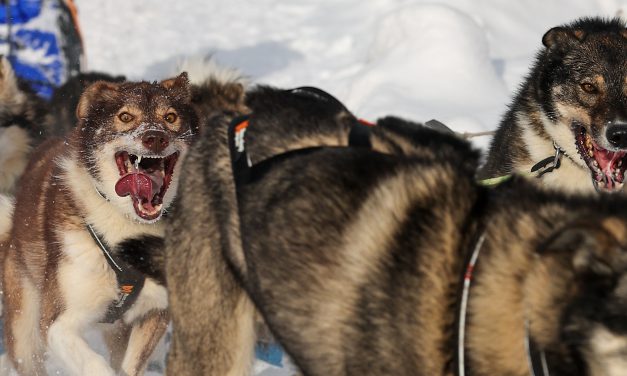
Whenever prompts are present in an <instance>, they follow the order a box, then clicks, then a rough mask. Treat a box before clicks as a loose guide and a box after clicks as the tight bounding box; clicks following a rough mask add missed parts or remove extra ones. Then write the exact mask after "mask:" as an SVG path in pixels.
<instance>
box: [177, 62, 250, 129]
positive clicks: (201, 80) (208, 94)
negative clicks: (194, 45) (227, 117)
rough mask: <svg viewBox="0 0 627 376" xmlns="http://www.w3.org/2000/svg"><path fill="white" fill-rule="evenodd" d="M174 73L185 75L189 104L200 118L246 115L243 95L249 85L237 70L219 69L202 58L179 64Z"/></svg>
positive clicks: (218, 66)
mask: <svg viewBox="0 0 627 376" xmlns="http://www.w3.org/2000/svg"><path fill="white" fill-rule="evenodd" d="M176 71H177V72H187V75H188V77H189V80H190V83H191V84H192V97H193V98H192V103H194V105H195V106H196V108H197V110H198V111H199V113H200V114H201V116H203V117H207V118H208V117H211V116H213V115H215V114H217V113H224V112H235V113H240V114H243V113H246V112H248V109H247V107H246V105H245V95H246V90H247V88H248V86H249V84H250V83H249V81H248V78H246V77H245V76H244V75H243V74H242V73H241V72H239V71H238V70H237V69H235V68H231V67H226V66H222V65H219V64H218V63H216V62H215V60H213V59H212V58H211V57H202V58H188V59H185V60H183V61H181V62H179V64H178V65H177V70H176ZM177 74H178V73H177Z"/></svg>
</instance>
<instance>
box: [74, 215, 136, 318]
mask: <svg viewBox="0 0 627 376" xmlns="http://www.w3.org/2000/svg"><path fill="white" fill-rule="evenodd" d="M85 227H86V228H87V231H88V232H89V234H90V235H91V237H92V238H93V239H94V242H96V244H97V245H98V248H100V250H101V251H102V254H103V255H104V257H105V259H106V260H107V263H108V264H109V266H110V267H111V269H113V271H114V272H115V277H116V280H117V282H118V288H119V292H118V298H117V299H116V300H115V301H113V303H111V305H109V308H108V309H107V314H106V315H105V317H104V319H103V320H102V321H101V322H103V323H112V322H114V321H116V320H118V319H119V318H121V317H122V315H124V313H125V312H126V311H127V310H128V309H129V308H130V307H131V306H132V305H133V303H135V301H136V300H137V298H138V297H139V293H140V292H141V290H142V288H143V287H144V282H145V281H146V277H145V276H144V275H143V274H142V273H140V272H139V271H137V270H136V269H135V268H133V267H132V266H130V265H128V264H127V263H125V262H124V261H122V260H120V259H118V258H116V257H115V256H114V255H113V253H111V252H110V251H109V250H108V249H107V247H106V246H105V242H104V241H103V240H101V238H100V237H99V236H98V234H97V233H96V231H95V230H94V228H93V227H92V226H91V225H90V224H87V225H86V226H85Z"/></svg>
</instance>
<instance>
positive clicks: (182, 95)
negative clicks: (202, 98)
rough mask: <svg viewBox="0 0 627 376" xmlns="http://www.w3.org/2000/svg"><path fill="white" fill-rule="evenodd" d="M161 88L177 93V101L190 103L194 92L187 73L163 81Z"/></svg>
mask: <svg viewBox="0 0 627 376" xmlns="http://www.w3.org/2000/svg"><path fill="white" fill-rule="evenodd" d="M160 84H161V86H163V87H165V88H166V89H168V90H170V91H173V92H174V93H176V94H175V95H176V96H177V99H179V100H184V101H187V102H189V101H190V100H191V98H192V90H191V87H190V84H189V78H188V76H187V72H183V73H181V74H179V75H178V76H177V77H174V78H170V79H167V80H163V81H161V82H160Z"/></svg>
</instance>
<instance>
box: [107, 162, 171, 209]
mask: <svg viewBox="0 0 627 376" xmlns="http://www.w3.org/2000/svg"><path fill="white" fill-rule="evenodd" d="M178 157H179V153H178V152H175V153H173V154H170V155H168V156H167V157H148V156H138V155H135V154H129V153H128V152H126V151H121V152H118V153H116V154H115V162H116V164H117V166H118V170H119V172H120V179H119V180H118V182H117V183H116V184H115V193H117V194H118V196H121V197H124V196H128V195H130V196H131V198H132V199H133V207H134V208H135V212H136V213H137V215H139V216H140V217H141V218H143V219H145V220H153V219H155V218H158V217H159V215H161V209H162V206H163V196H165V193H166V192H167V190H168V187H169V186H170V182H171V181H172V173H173V172H174V166H175V165H176V161H177V160H178Z"/></svg>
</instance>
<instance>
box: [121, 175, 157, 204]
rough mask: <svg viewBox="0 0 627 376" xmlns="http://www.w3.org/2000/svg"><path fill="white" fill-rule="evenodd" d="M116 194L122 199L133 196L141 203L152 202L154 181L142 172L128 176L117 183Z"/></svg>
mask: <svg viewBox="0 0 627 376" xmlns="http://www.w3.org/2000/svg"><path fill="white" fill-rule="evenodd" d="M115 193H117V194H118V196H120V197H124V196H128V195H133V197H135V198H137V199H139V201H140V202H142V201H144V202H146V201H147V202H150V201H151V200H152V197H153V194H152V179H150V176H148V175H146V174H142V173H140V172H134V173H130V174H126V175H124V176H122V177H121V178H120V180H118V182H117V183H115Z"/></svg>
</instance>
